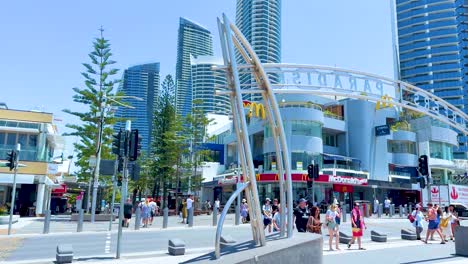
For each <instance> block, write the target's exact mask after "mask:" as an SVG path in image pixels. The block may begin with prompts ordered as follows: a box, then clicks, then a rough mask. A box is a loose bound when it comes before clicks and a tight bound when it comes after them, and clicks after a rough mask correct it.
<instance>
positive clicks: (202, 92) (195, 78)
mask: <svg viewBox="0 0 468 264" xmlns="http://www.w3.org/2000/svg"><path fill="white" fill-rule="evenodd" d="M190 62H191V65H192V89H193V100H201V101H202V102H203V103H202V104H201V105H200V106H199V107H200V108H201V109H203V112H204V113H206V114H208V113H211V114H220V115H228V114H229V113H230V109H231V108H230V107H231V104H230V102H229V96H227V95H216V94H215V90H220V89H225V87H226V86H227V84H226V76H225V75H223V74H221V73H220V72H218V73H215V71H213V70H212V67H213V66H221V65H224V62H223V59H222V58H218V57H214V56H198V58H194V57H193V56H192V57H191V58H190Z"/></svg>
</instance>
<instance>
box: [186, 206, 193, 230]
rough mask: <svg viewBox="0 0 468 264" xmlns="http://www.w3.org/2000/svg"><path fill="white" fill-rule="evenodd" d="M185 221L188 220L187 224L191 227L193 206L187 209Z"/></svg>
mask: <svg viewBox="0 0 468 264" xmlns="http://www.w3.org/2000/svg"><path fill="white" fill-rule="evenodd" d="M187 221H188V226H189V227H192V226H193V206H192V208H190V209H189V210H188V218H187Z"/></svg>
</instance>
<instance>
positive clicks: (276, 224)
mask: <svg viewBox="0 0 468 264" xmlns="http://www.w3.org/2000/svg"><path fill="white" fill-rule="evenodd" d="M276 208H277V210H276V213H275V214H274V215H273V232H279V231H281V212H282V209H281V204H278V205H277V207H276ZM285 221H286V219H285Z"/></svg>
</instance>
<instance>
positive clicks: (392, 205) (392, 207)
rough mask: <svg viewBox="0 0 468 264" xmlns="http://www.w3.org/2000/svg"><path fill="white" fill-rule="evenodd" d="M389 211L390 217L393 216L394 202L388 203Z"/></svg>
mask: <svg viewBox="0 0 468 264" xmlns="http://www.w3.org/2000/svg"><path fill="white" fill-rule="evenodd" d="M389 211H390V217H393V214H394V213H395V205H394V204H391V205H390V208H389Z"/></svg>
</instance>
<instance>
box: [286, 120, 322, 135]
mask: <svg viewBox="0 0 468 264" xmlns="http://www.w3.org/2000/svg"><path fill="white" fill-rule="evenodd" d="M291 130H292V131H291V134H292V135H298V136H309V137H318V138H321V137H322V125H321V124H320V123H318V122H314V121H307V120H294V121H291Z"/></svg>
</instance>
